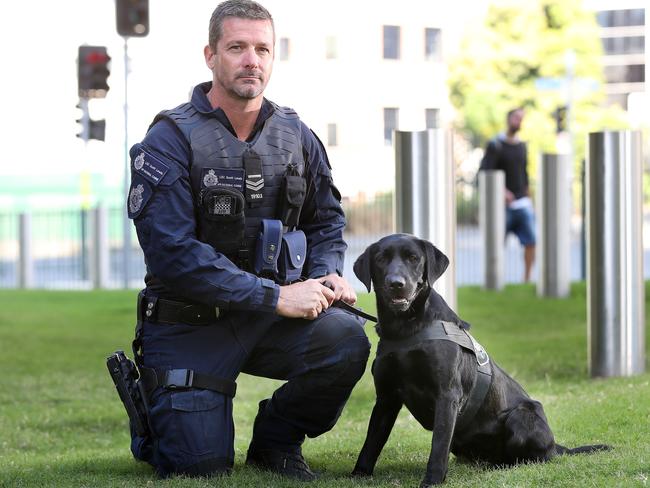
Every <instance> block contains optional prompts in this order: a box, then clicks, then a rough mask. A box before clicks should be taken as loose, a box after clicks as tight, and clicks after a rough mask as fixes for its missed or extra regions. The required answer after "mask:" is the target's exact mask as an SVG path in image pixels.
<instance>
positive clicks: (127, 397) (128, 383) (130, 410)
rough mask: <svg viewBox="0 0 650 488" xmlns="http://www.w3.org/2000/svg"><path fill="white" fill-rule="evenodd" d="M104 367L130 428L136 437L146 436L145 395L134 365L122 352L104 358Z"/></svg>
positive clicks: (147, 429) (146, 408)
mask: <svg viewBox="0 0 650 488" xmlns="http://www.w3.org/2000/svg"><path fill="white" fill-rule="evenodd" d="M106 367H107V368H108V372H109V373H110V375H111V378H112V379H113V383H115V388H116V389H117V394H118V395H119V397H120V400H121V401H122V404H123V405H124V408H125V409H126V413H127V415H128V416H129V421H130V423H131V427H132V428H133V430H134V431H135V432H136V434H137V435H138V436H140V437H146V436H148V435H149V425H148V422H147V410H148V406H147V395H146V393H145V392H144V390H143V389H142V388H141V384H140V383H141V382H140V381H138V379H139V378H140V375H139V373H138V369H137V367H136V365H135V363H134V362H133V361H131V360H130V359H129V358H128V357H126V355H125V354H124V351H115V353H113V354H112V355H110V356H109V357H108V358H106Z"/></svg>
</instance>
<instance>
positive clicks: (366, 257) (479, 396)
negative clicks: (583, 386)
mask: <svg viewBox="0 0 650 488" xmlns="http://www.w3.org/2000/svg"><path fill="white" fill-rule="evenodd" d="M448 265H449V260H448V259H447V257H446V256H445V255H444V254H443V253H442V252H441V251H440V250H438V249H437V248H436V247H435V246H434V245H433V244H431V243H430V242H428V241H425V240H421V239H418V238H416V237H414V236H412V235H408V234H393V235H390V236H387V237H384V238H383V239H381V240H379V241H378V242H376V243H374V244H372V245H371V246H369V247H368V248H367V249H366V250H365V251H364V253H363V254H362V255H361V256H360V257H359V258H358V259H357V261H356V262H355V263H354V273H355V274H356V275H357V277H358V278H359V279H360V280H361V281H362V282H363V283H364V285H366V287H367V288H368V291H370V287H371V283H372V285H373V286H374V287H375V293H376V298H377V315H378V318H379V322H378V324H377V327H376V329H377V333H378V335H379V346H378V349H377V357H376V358H375V361H374V363H373V366H372V374H373V376H374V381H375V389H376V393H377V400H376V403H375V406H374V408H373V410H372V415H371V417H370V423H369V425H368V434H367V437H366V441H365V443H364V445H363V448H362V450H361V453H360V454H359V458H358V460H357V464H356V466H355V468H354V471H353V473H352V474H353V475H358V476H364V475H365V476H369V475H371V474H372V472H373V469H374V467H375V463H376V462H377V458H378V457H379V454H380V453H381V450H382V448H383V447H384V444H385V443H386V440H387V439H388V436H389V434H390V432H391V430H392V428H393V425H394V424H395V419H396V418H397V414H398V413H399V411H400V409H401V408H402V405H406V407H407V408H408V409H409V411H410V412H411V413H412V414H413V416H414V417H415V418H416V419H417V421H418V422H420V424H421V425H422V426H423V427H424V428H425V429H427V430H431V431H433V439H432V442H431V453H430V455H429V462H428V463H427V471H426V474H425V477H424V479H423V481H422V483H421V485H420V486H421V487H426V486H431V485H434V484H439V483H442V482H443V481H444V480H445V476H446V475H447V467H448V461H449V452H450V451H451V452H453V453H454V454H455V455H456V456H457V457H458V458H461V459H467V460H472V461H483V462H487V463H490V464H492V465H495V466H508V465H512V464H516V463H525V462H539V461H542V462H543V461H548V460H550V459H551V458H552V457H554V456H556V455H558V454H576V453H581V452H593V451H598V450H604V449H608V446H606V445H594V446H583V447H578V448H575V449H567V448H565V447H563V446H560V445H559V444H556V443H555V440H554V438H553V433H552V432H551V429H550V428H549V426H548V422H547V420H546V416H545V415H544V409H543V408H542V404H541V403H539V402H538V401H535V400H533V399H531V398H530V397H529V396H528V394H526V392H525V391H524V389H523V388H522V387H521V386H520V385H519V384H518V383H517V382H516V381H515V380H513V379H512V378H511V377H510V376H508V374H507V373H505V372H504V371H503V370H502V369H501V368H499V366H497V364H496V363H495V362H494V361H492V360H491V359H490V358H489V357H488V356H487V353H485V351H484V350H483V348H482V347H481V346H480V344H478V343H477V342H476V341H475V340H474V338H473V337H471V335H470V334H469V333H468V332H467V329H468V328H469V324H467V323H466V322H464V321H463V320H461V319H460V318H459V317H458V316H457V315H456V314H455V313H454V312H453V310H451V308H449V306H448V305H447V303H446V302H445V301H444V299H443V298H442V297H441V296H440V295H439V294H438V293H436V291H435V290H434V289H433V287H432V286H433V283H434V282H435V281H436V280H437V279H438V278H439V277H440V276H441V275H442V273H443V272H444V271H445V269H446V268H447V266H448ZM439 339H442V340H439Z"/></svg>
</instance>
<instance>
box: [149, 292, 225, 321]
mask: <svg viewBox="0 0 650 488" xmlns="http://www.w3.org/2000/svg"><path fill="white" fill-rule="evenodd" d="M138 301H139V306H138V320H139V321H142V320H146V321H148V322H154V323H161V324H189V325H210V324H213V323H214V322H216V321H217V320H218V319H220V318H222V317H224V315H225V313H226V311H225V310H223V309H221V308H219V307H214V308H211V307H208V306H206V305H197V304H194V303H187V302H179V301H176V300H167V299H165V298H158V297H153V296H146V295H145V294H144V293H142V294H140V295H139V296H138Z"/></svg>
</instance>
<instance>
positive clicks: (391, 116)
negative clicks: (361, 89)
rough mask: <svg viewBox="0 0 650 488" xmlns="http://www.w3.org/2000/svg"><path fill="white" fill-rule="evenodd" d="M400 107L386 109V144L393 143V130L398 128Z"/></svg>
mask: <svg viewBox="0 0 650 488" xmlns="http://www.w3.org/2000/svg"><path fill="white" fill-rule="evenodd" d="M398 116H399V109H397V108H385V109H384V144H386V145H387V146H390V145H391V144H392V143H393V131H394V130H396V129H397V118H398Z"/></svg>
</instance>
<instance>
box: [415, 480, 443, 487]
mask: <svg viewBox="0 0 650 488" xmlns="http://www.w3.org/2000/svg"><path fill="white" fill-rule="evenodd" d="M444 481H445V478H442V479H435V478H434V479H423V480H422V481H421V482H420V488H432V487H434V486H437V485H441V484H443V483H444Z"/></svg>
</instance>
